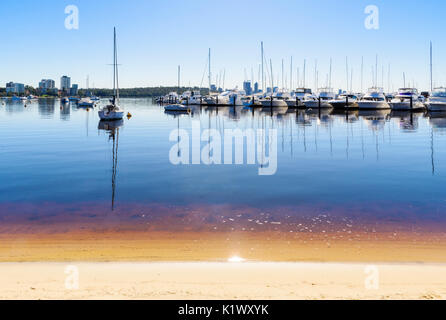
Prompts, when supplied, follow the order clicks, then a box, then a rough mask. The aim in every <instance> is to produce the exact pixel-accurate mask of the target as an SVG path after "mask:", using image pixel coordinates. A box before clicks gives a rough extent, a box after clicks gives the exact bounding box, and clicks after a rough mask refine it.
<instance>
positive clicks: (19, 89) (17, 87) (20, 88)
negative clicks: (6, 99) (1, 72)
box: [6, 82, 25, 94]
mask: <svg viewBox="0 0 446 320" xmlns="http://www.w3.org/2000/svg"><path fill="white" fill-rule="evenodd" d="M6 93H13V94H23V93H25V85H24V84H23V83H14V82H9V83H7V84H6Z"/></svg>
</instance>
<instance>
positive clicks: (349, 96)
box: [328, 93, 359, 109]
mask: <svg viewBox="0 0 446 320" xmlns="http://www.w3.org/2000/svg"><path fill="white" fill-rule="evenodd" d="M358 100H359V97H358V95H356V94H353V93H342V94H340V95H339V96H338V97H337V98H336V99H333V100H330V101H328V103H329V104H330V105H331V106H332V107H333V108H335V109H354V108H358Z"/></svg>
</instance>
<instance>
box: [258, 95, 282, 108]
mask: <svg viewBox="0 0 446 320" xmlns="http://www.w3.org/2000/svg"><path fill="white" fill-rule="evenodd" d="M260 103H261V104H262V106H263V107H265V108H271V107H273V108H277V107H280V108H283V107H286V108H288V104H287V103H286V101H285V100H284V99H279V98H277V97H275V96H267V97H264V98H263V99H261V100H260Z"/></svg>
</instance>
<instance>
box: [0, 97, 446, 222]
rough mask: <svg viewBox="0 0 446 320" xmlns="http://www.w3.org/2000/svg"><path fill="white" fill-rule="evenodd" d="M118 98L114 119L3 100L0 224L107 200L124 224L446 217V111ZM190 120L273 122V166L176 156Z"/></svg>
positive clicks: (251, 125)
mask: <svg viewBox="0 0 446 320" xmlns="http://www.w3.org/2000/svg"><path fill="white" fill-rule="evenodd" d="M122 106H123V107H124V109H125V111H126V112H130V113H131V114H132V116H133V117H132V118H131V119H125V120H124V121H123V123H122V124H119V125H118V126H116V125H111V127H110V124H108V126H107V124H105V125H104V124H102V125H100V124H99V119H98V116H97V109H95V110H89V111H87V110H85V109H78V108H77V107H76V106H74V105H70V106H65V107H61V105H60V102H59V101H58V100H40V101H38V102H33V103H30V104H28V105H27V106H26V107H25V106H24V104H23V103H21V102H17V103H14V102H7V103H6V105H2V106H0V134H1V137H0V219H1V220H2V221H3V223H8V222H11V223H18V222H20V221H21V220H25V221H27V223H28V224H29V225H30V226H32V225H33V224H34V223H37V222H38V221H44V222H45V223H51V222H56V221H57V222H63V221H67V222H72V221H84V220H83V219H85V220H87V221H88V220H89V219H90V220H91V221H92V223H94V221H95V218H97V217H101V216H102V215H104V214H107V213H109V212H111V210H112V208H113V210H115V211H116V212H119V213H120V219H121V220H120V221H125V223H129V224H132V223H133V224H135V225H138V224H139V223H140V219H139V218H141V217H142V216H146V214H147V215H150V217H151V218H152V219H153V220H156V221H157V223H158V224H164V225H169V226H170V227H171V228H178V229H182V228H183V227H184V228H186V227H188V225H187V224H188V223H190V222H191V221H194V224H195V225H200V224H203V225H208V224H209V225H210V226H211V225H214V224H218V223H226V222H228V221H227V220H225V219H224V218H221V217H222V216H226V217H227V216H232V215H233V216H234V217H240V216H241V215H243V214H244V213H247V216H246V223H247V221H250V222H252V221H254V222H256V221H258V218H259V217H261V214H264V215H265V214H266V215H267V216H268V219H266V220H269V222H270V223H271V221H272V220H274V222H275V223H276V226H277V225H279V223H284V222H285V220H287V219H293V218H295V219H296V221H300V220H299V219H303V218H305V219H310V220H311V219H314V218H316V217H319V218H320V217H321V216H323V217H325V220H327V221H329V219H328V218H326V217H327V216H328V217H329V216H332V217H334V218H333V219H334V220H336V219H337V220H338V221H344V222H345V221H347V220H346V219H353V218H354V219H357V220H358V221H361V220H362V221H363V222H364V223H367V224H375V223H376V224H380V223H386V222H392V223H396V224H401V225H403V224H405V225H408V226H409V227H411V226H417V227H420V226H423V225H435V226H436V227H437V228H439V229H440V230H444V227H445V226H446V195H445V188H444V186H445V182H446V163H445V160H446V148H445V145H446V144H445V143H446V114H445V115H442V114H436V115H428V114H423V113H416V114H410V113H404V112H399V113H391V112H390V111H389V112H378V113H377V112H353V113H349V114H346V113H344V112H337V113H336V114H334V113H333V112H329V111H322V112H321V113H319V112H318V111H317V110H313V111H306V112H304V111H296V110H273V111H272V112H271V110H269V109H266V110H260V109H259V110H255V111H251V110H245V109H243V108H241V107H237V108H235V109H234V108H227V107H222V108H218V109H216V108H211V109H209V108H201V109H200V108H199V107H198V108H194V110H193V112H192V114H191V115H188V114H183V115H178V116H177V115H172V114H166V113H164V110H163V109H162V108H161V107H160V106H157V105H154V104H152V102H151V100H148V99H126V100H123V101H122ZM197 122H199V123H200V125H201V129H202V131H203V130H205V129H209V128H211V129H215V130H217V132H219V133H221V134H222V135H223V132H224V130H225V129H231V128H239V129H241V130H246V129H256V130H257V129H267V130H268V131H269V130H271V129H276V130H277V172H276V173H275V174H274V175H269V176H262V175H259V164H246V161H245V164H243V165H235V164H234V165H205V164H198V165H174V164H172V163H171V161H170V159H169V153H170V152H171V150H173V151H172V152H173V153H174V154H175V153H176V151H175V149H174V148H175V143H176V142H175V141H170V140H169V136H170V135H171V134H173V135H174V136H175V132H173V131H174V130H176V129H178V128H180V129H184V130H186V132H187V133H190V134H191V135H192V131H191V130H192V129H191V128H192V124H193V123H197ZM268 131H267V132H268ZM173 140H175V139H173ZM206 144H207V143H206V141H203V142H202V143H201V146H202V147H204V146H205V145H206ZM222 148H223V147H222ZM114 151H115V153H114ZM182 152H184V151H182ZM193 152H194V151H193V150H192V149H191V150H190V155H191V156H192V153H193ZM204 153H205V152H204ZM222 153H223V152H222ZM115 156H116V157H115ZM197 212H198V213H197ZM200 212H205V216H203V215H201V214H200ZM194 215H195V216H194ZM185 216H191V217H192V216H194V218H190V219H189V220H187V219H185ZM319 218H318V219H319ZM271 219H272V220H271ZM100 221H103V220H100ZM163 221H164V222H163ZM188 221H189V222H188ZM223 221H224V222H223ZM262 221H263V220H262ZM229 222H230V221H229ZM259 222H260V223H262V222H261V221H259ZM257 225H258V223H257Z"/></svg>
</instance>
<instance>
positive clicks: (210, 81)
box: [209, 48, 212, 94]
mask: <svg viewBox="0 0 446 320" xmlns="http://www.w3.org/2000/svg"><path fill="white" fill-rule="evenodd" d="M211 76H212V75H211V48H209V94H211V83H212V78H211Z"/></svg>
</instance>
